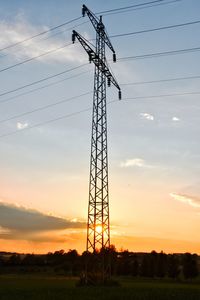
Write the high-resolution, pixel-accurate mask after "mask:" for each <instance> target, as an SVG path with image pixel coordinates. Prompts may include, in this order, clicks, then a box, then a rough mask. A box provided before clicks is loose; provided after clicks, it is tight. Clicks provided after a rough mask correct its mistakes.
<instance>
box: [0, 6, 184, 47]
mask: <svg viewBox="0 0 200 300" xmlns="http://www.w3.org/2000/svg"><path fill="white" fill-rule="evenodd" d="M164 1H165V0H155V1H149V2H145V3H140V4H136V5H131V6H126V7H121V8H117V9H112V10H107V11H102V12H98V13H97V14H104V15H109V14H115V13H117V12H119V11H122V10H123V12H126V11H124V10H126V9H132V8H134V10H135V9H139V8H148V7H151V6H156V5H154V4H159V5H161V4H169V3H173V2H179V1H182V0H172V1H168V2H164ZM152 4H153V5H152ZM147 5H151V6H147ZM81 18H82V17H78V18H74V19H72V20H70V21H67V22H64V23H61V24H59V25H57V26H54V27H51V28H49V29H47V30H45V31H42V32H39V33H37V34H35V35H32V36H30V37H28V38H26V39H23V40H21V41H19V42H16V43H13V44H10V45H8V46H5V47H3V48H1V49H0V52H1V51H4V50H7V49H10V48H13V47H15V46H17V45H20V44H22V43H24V42H27V41H30V40H32V39H34V38H36V37H39V36H41V35H44V34H46V33H48V32H51V31H54V30H55V29H58V28H61V27H63V26H66V25H68V24H70V23H72V22H75V21H78V20H80V19H81ZM84 23H86V22H83V23H81V24H79V25H77V26H80V25H82V24H84Z"/></svg>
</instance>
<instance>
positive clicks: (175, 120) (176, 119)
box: [172, 117, 180, 122]
mask: <svg viewBox="0 0 200 300" xmlns="http://www.w3.org/2000/svg"><path fill="white" fill-rule="evenodd" d="M172 121H173V122H179V121H180V118H178V117H173V118H172Z"/></svg>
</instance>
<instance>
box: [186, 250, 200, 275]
mask: <svg viewBox="0 0 200 300" xmlns="http://www.w3.org/2000/svg"><path fill="white" fill-rule="evenodd" d="M182 264H183V275H184V277H185V278H186V279H190V278H195V277H197V276H198V265H197V255H196V254H191V253H185V254H184V255H183V260H182Z"/></svg>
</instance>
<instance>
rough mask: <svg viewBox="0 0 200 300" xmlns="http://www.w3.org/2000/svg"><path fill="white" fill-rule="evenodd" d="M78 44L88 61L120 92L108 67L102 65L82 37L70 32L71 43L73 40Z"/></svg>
mask: <svg viewBox="0 0 200 300" xmlns="http://www.w3.org/2000/svg"><path fill="white" fill-rule="evenodd" d="M76 38H77V40H78V41H79V42H80V44H81V45H82V46H83V48H84V49H85V51H86V52H87V54H88V56H89V61H90V62H92V61H93V63H94V64H95V65H96V66H97V67H98V68H99V69H100V70H101V71H102V73H104V74H105V76H106V77H107V78H108V80H109V82H111V83H112V84H113V85H114V86H116V88H117V89H118V90H119V91H120V87H119V84H118V83H117V81H116V79H115V78H114V77H113V75H112V73H111V72H110V70H109V67H108V65H107V63H104V62H103V61H102V60H101V59H100V58H99V56H98V55H97V54H96V52H95V51H94V50H93V49H92V48H91V47H90V46H89V44H88V43H87V42H86V40H85V38H84V37H82V36H81V35H80V34H79V33H78V32H77V31H76V30H73V32H72V42H73V43H74V42H75V39H76Z"/></svg>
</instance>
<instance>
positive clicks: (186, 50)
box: [0, 47, 200, 103]
mask: <svg viewBox="0 0 200 300" xmlns="http://www.w3.org/2000/svg"><path fill="white" fill-rule="evenodd" d="M199 50H200V47H194V48H187V49H179V50H172V51H165V52H157V53H150V54H143V55H136V56H126V57H120V58H118V61H119V62H120V61H128V60H137V59H146V58H156V57H161V56H167V55H177V54H185V53H188V52H196V51H199ZM86 65H87V63H86V64H82V65H79V66H77V67H74V68H71V69H68V70H65V71H63V72H60V73H57V74H54V75H51V76H48V77H45V78H43V79H40V80H37V81H34V82H32V83H29V84H26V85H23V86H20V87H18V88H16V89H13V90H10V91H7V92H4V93H1V94H0V97H2V96H4V95H7V94H10V93H14V92H16V91H18V90H21V89H24V88H26V87H29V86H32V85H35V84H38V83H40V82H43V81H46V80H49V79H51V78H55V77H57V76H59V75H62V74H64V73H68V72H71V71H73V70H76V69H79V68H82V67H83V66H86ZM0 103H1V102H0Z"/></svg>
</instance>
